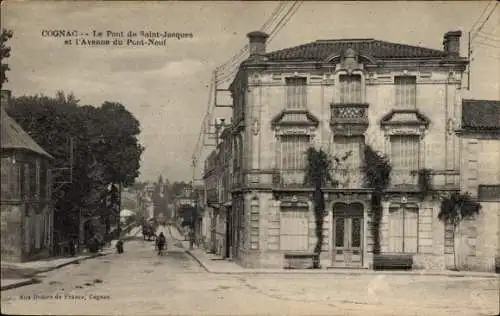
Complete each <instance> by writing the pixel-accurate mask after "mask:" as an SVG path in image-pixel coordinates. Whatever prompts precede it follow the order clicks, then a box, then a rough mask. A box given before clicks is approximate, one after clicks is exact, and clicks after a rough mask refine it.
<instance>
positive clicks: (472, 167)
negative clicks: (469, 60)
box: [456, 100, 500, 271]
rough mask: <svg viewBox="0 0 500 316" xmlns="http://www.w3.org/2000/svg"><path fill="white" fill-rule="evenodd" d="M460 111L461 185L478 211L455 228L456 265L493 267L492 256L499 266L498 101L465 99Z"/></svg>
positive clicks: (479, 269) (486, 268)
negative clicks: (456, 230) (475, 204)
mask: <svg viewBox="0 0 500 316" xmlns="http://www.w3.org/2000/svg"><path fill="white" fill-rule="evenodd" d="M462 113H463V115H462V126H461V129H460V130H458V131H457V132H458V135H459V136H460V147H461V150H460V152H461V177H460V186H461V188H462V191H465V192H469V193H471V195H472V197H474V198H476V199H477V200H478V202H479V203H480V204H481V211H480V213H479V215H477V216H476V217H475V218H474V219H471V220H467V221H465V222H464V223H463V224H462V225H460V227H459V228H458V234H457V235H458V236H457V237H456V243H457V246H456V248H457V249H456V251H457V254H456V256H457V265H458V268H460V269H470V270H478V271H494V270H495V259H496V260H497V265H499V266H500V228H499V227H500V225H499V223H500V211H499V210H500V164H499V163H498V162H499V161H500V122H499V121H498V118H499V117H500V101H488V100H464V102H463V104H462Z"/></svg>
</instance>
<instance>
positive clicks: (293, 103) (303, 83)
mask: <svg viewBox="0 0 500 316" xmlns="http://www.w3.org/2000/svg"><path fill="white" fill-rule="evenodd" d="M306 104H307V78H304V77H293V78H286V108H287V109H304V108H305V107H306Z"/></svg>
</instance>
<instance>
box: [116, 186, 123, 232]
mask: <svg viewBox="0 0 500 316" xmlns="http://www.w3.org/2000/svg"><path fill="white" fill-rule="evenodd" d="M121 209H122V182H121V181H120V183H119V184H118V224H117V228H116V231H117V234H118V239H120V236H121V223H120V212H121Z"/></svg>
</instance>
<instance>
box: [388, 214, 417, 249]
mask: <svg viewBox="0 0 500 316" xmlns="http://www.w3.org/2000/svg"><path fill="white" fill-rule="evenodd" d="M389 251H390V252H399V253H401V252H404V253H417V252H418V209H416V208H404V207H402V208H391V209H390V212H389Z"/></svg>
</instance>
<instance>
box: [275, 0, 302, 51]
mask: <svg viewBox="0 0 500 316" xmlns="http://www.w3.org/2000/svg"><path fill="white" fill-rule="evenodd" d="M302 3H303V1H298V2H295V3H294V5H293V6H292V7H291V8H290V11H289V15H288V17H286V20H284V23H283V24H282V25H281V26H280V27H279V28H277V29H276V31H275V33H274V34H272V35H270V38H269V42H271V41H272V40H273V39H274V38H275V36H276V35H277V34H278V33H279V32H280V31H281V30H282V29H283V27H285V26H286V25H287V24H288V22H289V21H290V19H291V18H292V17H293V16H294V15H295V13H296V12H297V10H298V9H299V8H300V6H301V5H302Z"/></svg>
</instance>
